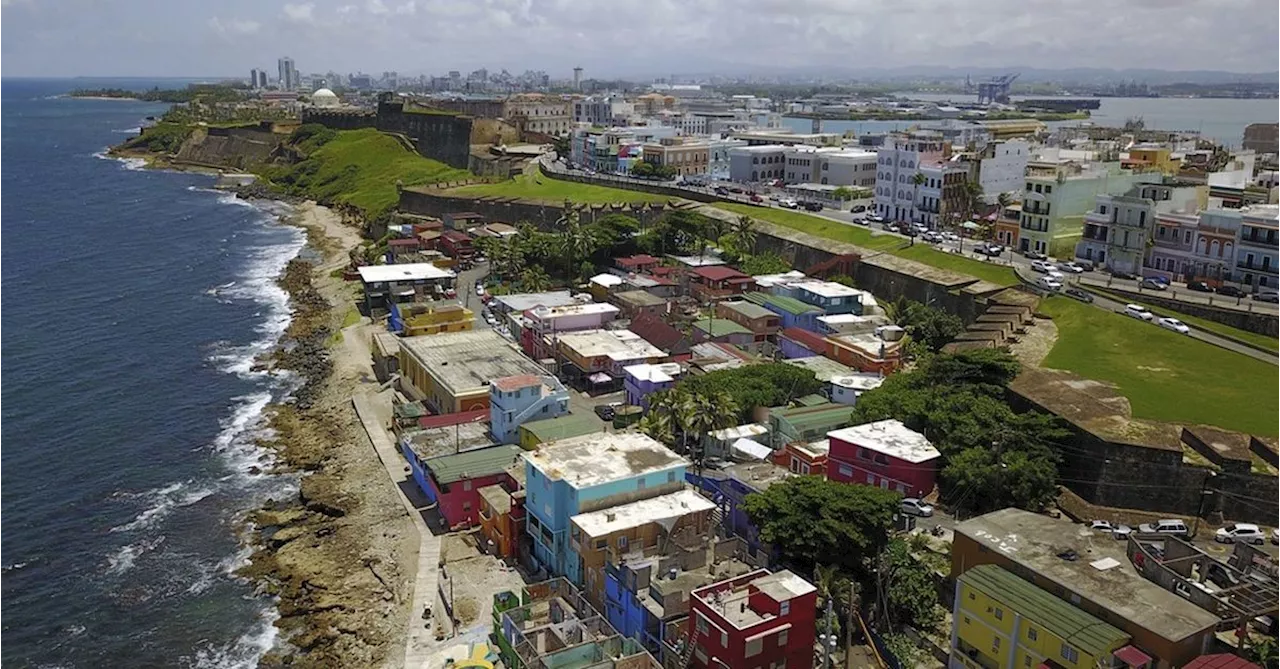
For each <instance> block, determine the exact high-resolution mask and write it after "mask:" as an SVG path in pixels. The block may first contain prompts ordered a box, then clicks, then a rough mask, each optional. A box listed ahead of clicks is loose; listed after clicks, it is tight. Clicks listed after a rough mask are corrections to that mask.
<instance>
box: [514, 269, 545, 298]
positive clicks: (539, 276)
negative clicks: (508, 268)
mask: <svg viewBox="0 0 1280 669" xmlns="http://www.w3.org/2000/svg"><path fill="white" fill-rule="evenodd" d="M550 287H551V277H550V276H548V275H547V270H545V269H542V267H541V266H539V265H533V266H531V267H526V268H525V270H524V271H523V272H521V273H520V288H521V290H524V291H526V292H529V293H540V292H542V291H544V290H547V289H548V288H550Z"/></svg>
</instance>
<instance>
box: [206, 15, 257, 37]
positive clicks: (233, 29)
mask: <svg viewBox="0 0 1280 669" xmlns="http://www.w3.org/2000/svg"><path fill="white" fill-rule="evenodd" d="M209 28H210V29H211V30H213V32H215V33H217V34H219V35H225V36H228V37H233V36H237V35H252V34H254V33H256V32H258V30H260V29H261V28H262V24H261V23H258V22H257V21H252V20H248V19H225V20H224V19H220V18H218V17H216V16H215V17H213V18H211V19H209Z"/></svg>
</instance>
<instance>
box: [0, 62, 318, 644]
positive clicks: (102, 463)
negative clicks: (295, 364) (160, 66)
mask: <svg viewBox="0 0 1280 669" xmlns="http://www.w3.org/2000/svg"><path fill="white" fill-rule="evenodd" d="M158 83H159V85H173V84H174V82H173V81H165V82H158ZM0 85H2V91H3V97H4V106H3V144H2V145H0V156H2V157H3V158H2V159H3V166H2V170H0V172H2V177H0V187H2V189H3V194H4V197H3V200H2V201H0V216H2V217H3V221H4V231H3V236H4V243H3V246H2V247H0V252H2V264H0V288H2V290H3V298H4V311H3V328H2V329H0V335H2V338H0V358H2V359H0V367H2V368H3V370H4V384H3V390H2V392H3V417H2V425H3V428H2V429H3V433H2V435H0V439H3V444H4V449H3V452H2V454H0V458H2V459H0V465H2V467H3V469H2V471H3V482H2V486H3V498H2V500H0V501H2V504H3V509H4V523H3V537H2V543H3V551H4V552H3V557H2V560H3V598H4V609H3V621H2V622H3V633H2V636H0V646H2V647H3V650H2V655H0V658H2V659H0V661H2V663H3V664H4V665H5V666H15V667H17V666H24V667H26V666H29V667H115V666H179V667H250V666H254V665H255V664H256V661H257V659H258V658H259V657H260V656H261V654H262V653H263V652H264V651H265V650H266V649H267V648H269V647H270V646H271V645H272V644H273V643H274V642H275V633H274V628H273V626H272V624H271V623H272V621H273V619H274V618H273V616H274V607H273V606H272V602H271V601H270V600H269V599H267V598H264V597H260V596H255V594H254V591H253V587H252V585H251V584H249V583H247V582H245V581H243V580H242V579H238V578H236V577H235V576H234V575H233V571H234V570H235V569H236V568H237V567H238V566H239V565H241V564H244V562H245V560H246V559H247V556H248V552H247V551H246V550H245V549H244V548H243V547H242V545H241V541H240V533H241V530H242V528H243V525H244V516H245V512H246V511H247V510H248V509H250V508H252V507H253V506H256V505H257V504H259V503H261V502H262V501H265V500H266V499H267V498H268V497H275V498H280V497H282V496H286V495H292V494H295V492H296V481H295V480H293V479H291V478H290V477H287V476H270V475H267V474H264V473H261V472H260V471H259V468H265V467H266V466H267V465H269V463H270V459H269V456H268V455H267V454H266V453H264V452H263V451H261V450H260V449H259V448H258V447H257V446H256V439H257V438H258V437H260V436H262V435H263V434H264V429H265V427H264V425H263V409H264V407H266V405H267V404H268V403H269V402H271V401H274V400H279V399H282V398H283V397H285V396H286V395H287V394H288V393H289V392H290V391H291V390H292V389H293V388H294V387H295V386H296V379H294V378H291V377H289V376H288V375H270V374H266V373H262V372H258V371H254V370H253V369H252V368H251V367H252V364H251V361H252V359H253V358H254V356H255V355H257V354H259V353H261V352H264V351H268V350H270V349H271V348H272V347H273V346H274V344H275V343H276V341H277V340H278V339H279V337H280V335H281V333H282V332H283V331H284V329H285V327H286V326H287V325H288V323H289V309H288V299H287V295H286V294H285V293H284V292H283V291H282V290H280V288H279V287H278V286H276V284H275V278H276V277H277V276H278V275H279V273H280V272H281V270H282V269H283V267H284V265H285V263H287V262H288V260H289V259H290V258H293V257H294V256H295V255H297V254H298V253H299V252H300V250H301V249H302V247H303V245H304V236H303V234H302V233H301V232H300V231H299V230H297V229H295V228H292V227H288V226H285V225H282V224H281V223H279V222H278V217H279V216H280V215H281V214H284V213H287V210H286V209H284V208H283V207H284V205H270V206H268V205H258V204H250V203H246V202H242V201H239V200H236V199H235V198H234V197H233V196H230V195H228V194H224V193H219V192H216V191H213V190H211V189H210V188H211V186H212V185H213V179H212V177H209V176H203V175H195V174H181V173H176V172H159V171H145V170H141V169H139V166H138V165H137V164H135V163H131V162H128V161H120V160H114V159H110V158H106V157H105V156H104V155H103V153H102V151H103V150H104V149H105V148H106V147H107V146H108V145H110V144H115V143H118V142H120V141H121V140H123V139H125V138H126V137H127V136H129V134H130V133H136V132H137V128H138V126H139V125H140V124H141V123H142V121H143V119H144V118H145V117H147V116H150V115H156V114H159V113H161V112H162V111H163V110H164V108H165V105H157V104H147V103H140V102H131V101H112V100H72V99H67V98H62V97H57V95H58V94H59V93H63V92H65V91H68V90H70V89H72V88H75V87H77V86H81V85H86V83H85V82H79V81H72V80H56V81H50V80H21V79H17V80H15V79H5V80H3V82H2V84H0ZM88 85H92V86H94V87H97V86H113V85H128V86H131V87H133V86H138V85H146V86H150V83H147V82H142V83H140V82H138V81H128V82H110V81H93V82H90V83H89V84H88Z"/></svg>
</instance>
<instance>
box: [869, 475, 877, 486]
mask: <svg viewBox="0 0 1280 669" xmlns="http://www.w3.org/2000/svg"><path fill="white" fill-rule="evenodd" d="M867 483H870V484H871V485H875V483H876V475H875V474H867Z"/></svg>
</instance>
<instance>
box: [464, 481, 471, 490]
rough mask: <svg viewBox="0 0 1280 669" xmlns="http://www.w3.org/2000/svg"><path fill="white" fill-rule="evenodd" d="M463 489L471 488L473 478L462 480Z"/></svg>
mask: <svg viewBox="0 0 1280 669" xmlns="http://www.w3.org/2000/svg"><path fill="white" fill-rule="evenodd" d="M462 489H463V490H470V489H471V479H467V480H466V481H463V482H462Z"/></svg>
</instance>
